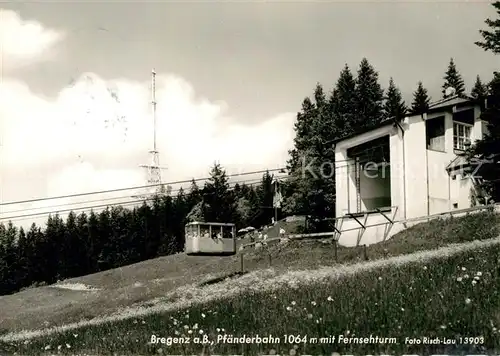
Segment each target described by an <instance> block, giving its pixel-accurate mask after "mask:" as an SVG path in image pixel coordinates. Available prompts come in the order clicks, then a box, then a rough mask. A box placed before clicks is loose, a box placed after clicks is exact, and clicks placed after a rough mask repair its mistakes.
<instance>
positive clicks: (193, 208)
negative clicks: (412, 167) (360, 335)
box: [0, 1, 500, 294]
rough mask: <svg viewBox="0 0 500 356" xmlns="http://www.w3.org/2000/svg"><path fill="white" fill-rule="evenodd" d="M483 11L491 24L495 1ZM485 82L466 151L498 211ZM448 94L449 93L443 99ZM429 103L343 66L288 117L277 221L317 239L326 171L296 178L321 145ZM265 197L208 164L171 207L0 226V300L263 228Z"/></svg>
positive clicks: (163, 200) (495, 90)
mask: <svg viewBox="0 0 500 356" xmlns="http://www.w3.org/2000/svg"><path fill="white" fill-rule="evenodd" d="M493 7H494V8H495V9H496V11H497V14H498V15H499V18H500V1H496V2H494V3H493ZM486 24H487V25H488V26H489V27H490V29H491V30H490V31H486V30H481V31H480V34H481V36H482V37H483V42H477V43H476V44H477V45H478V46H480V47H481V48H483V49H484V50H486V51H491V52H493V53H494V54H499V53H500V21H499V20H490V19H487V20H486ZM492 77H493V79H492V80H491V81H489V82H487V84H484V83H483V81H482V80H481V78H479V76H477V78H476V81H475V83H474V86H473V87H472V89H471V91H470V93H469V95H471V96H472V97H474V98H478V99H481V98H486V97H489V99H490V105H489V106H488V108H487V109H486V110H484V111H483V113H482V119H484V120H485V121H487V122H488V130H489V133H488V134H487V135H486V136H485V137H484V138H483V140H480V141H478V142H477V143H476V144H474V145H473V146H472V147H471V148H470V150H469V152H468V153H469V155H468V157H469V159H471V160H472V159H473V158H477V157H480V158H481V157H482V158H487V159H489V160H490V161H493V163H494V164H493V165H488V166H487V167H486V168H485V169H484V174H485V178H486V179H485V181H484V182H483V183H482V186H483V188H484V190H485V192H487V193H488V194H489V196H490V197H492V198H493V199H494V200H495V201H499V199H500V189H499V179H498V176H499V175H498V173H499V172H498V169H496V168H495V167H498V163H499V157H500V152H499V151H500V128H499V127H500V124H499V121H500V119H499V118H500V74H499V73H497V72H495V73H493V76H492ZM450 87H452V88H453V89H454V92H453V93H450V92H449V91H448V90H447V89H448V88H450ZM452 94H458V95H464V94H466V87H465V83H464V80H463V78H462V76H461V74H460V72H459V71H458V69H457V66H456V64H455V62H454V59H453V58H451V59H450V61H449V63H448V67H447V70H446V72H445V74H444V76H443V86H442V98H446V97H447V96H449V95H452ZM430 102H431V97H430V96H429V94H428V90H427V89H426V88H425V86H424V84H423V83H422V82H418V83H417V85H416V89H415V91H414V92H413V98H412V102H411V103H410V105H407V104H406V103H405V102H404V100H403V99H402V95H401V91H400V89H399V88H398V86H397V85H396V83H395V81H394V79H393V78H390V80H389V83H388V87H387V89H386V90H384V89H383V88H382V86H381V84H380V83H379V78H378V72H377V71H376V70H375V68H374V67H373V66H372V65H371V64H370V63H369V61H368V59H366V58H364V59H363V60H362V61H361V63H360V64H359V67H358V68H357V71H356V73H353V71H352V70H351V68H350V67H349V66H348V65H347V64H346V65H345V66H344V68H342V70H341V71H340V74H339V78H338V80H337V82H336V83H335V85H334V86H333V88H332V90H331V92H330V93H328V94H327V93H325V91H324V89H323V86H322V85H321V84H320V83H318V84H317V85H316V87H315V88H314V91H313V94H312V96H311V97H306V98H305V99H304V100H303V102H302V107H301V110H300V111H299V112H298V113H297V117H296V121H295V126H294V130H295V139H294V147H293V149H292V150H290V151H289V159H288V161H287V170H288V176H287V178H286V180H284V181H282V182H281V185H280V186H281V193H282V195H283V204H282V211H281V213H282V215H291V214H297V215H308V216H310V217H312V218H313V219H312V220H311V221H318V222H319V223H317V224H314V223H313V224H310V225H309V229H310V231H320V230H322V229H325V225H322V224H321V221H324V220H325V219H326V218H331V217H334V216H335V176H334V172H333V167H332V168H331V169H332V171H331V172H325V171H324V170H323V171H322V174H321V175H319V174H318V175H314V174H308V175H307V174H306V175H304V174H303V173H304V172H303V169H302V168H303V165H304V163H307V165H308V167H312V171H313V172H314V170H319V166H320V164H321V162H335V152H334V149H333V146H332V145H331V144H330V143H331V142H333V141H334V140H335V139H338V138H340V137H345V136H347V135H351V134H354V133H356V132H358V131H360V130H367V129H370V128H372V127H374V126H376V125H378V124H379V123H381V122H382V121H383V120H385V119H391V120H394V121H400V120H402V119H403V118H404V117H405V116H406V115H408V114H419V113H424V112H425V111H426V110H427V109H428V108H429V104H430ZM273 195H274V190H273V176H272V175H271V174H269V173H268V172H267V173H265V174H264V175H263V176H262V179H261V181H260V183H259V184H256V185H251V184H245V183H242V184H235V185H234V186H230V184H229V178H228V176H227V175H226V172H225V170H224V168H223V167H222V166H220V165H219V164H215V165H214V166H213V167H212V169H211V172H210V179H209V180H208V181H207V182H206V183H205V184H204V186H203V187H201V188H200V187H198V185H197V184H196V182H195V181H194V180H193V182H192V184H191V187H190V188H189V191H188V192H187V193H186V192H184V190H183V189H182V188H181V189H180V190H179V192H178V194H177V195H176V196H175V197H172V196H156V197H154V199H153V200H152V201H151V202H149V203H144V204H143V205H142V206H140V207H137V208H133V209H125V208H123V207H119V206H118V207H110V208H108V209H105V210H104V211H101V212H98V213H97V212H90V213H89V214H86V213H80V214H75V213H74V212H71V213H70V214H69V215H68V217H67V218H66V219H65V220H63V219H62V218H61V217H59V216H58V215H55V216H49V218H48V220H47V224H46V227H45V228H43V229H42V228H41V227H40V226H36V225H35V224H33V225H32V226H31V228H30V229H29V230H28V231H24V229H22V228H17V227H15V226H14V225H13V224H12V223H11V222H9V223H8V224H7V226H5V225H3V224H0V294H8V293H12V292H15V291H17V290H19V289H21V288H23V287H27V286H30V285H33V284H39V283H53V282H55V281H57V280H60V279H65V278H70V277H76V276H80V275H85V274H89V273H94V272H98V271H103V270H106V269H109V268H115V267H120V266H123V265H127V264H131V263H135V262H139V261H143V260H145V259H149V258H154V257H157V256H161V255H169V254H173V253H177V252H180V251H182V250H183V245H184V233H183V232H184V231H183V230H184V225H185V224H186V223H187V222H188V221H213V222H216V221H219V222H235V223H236V225H237V227H238V228H240V227H245V226H248V225H252V226H256V227H259V226H262V225H265V224H268V223H269V222H270V221H271V218H272V217H273V215H274V211H273V208H272V205H273Z"/></svg>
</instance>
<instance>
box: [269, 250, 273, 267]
mask: <svg viewBox="0 0 500 356" xmlns="http://www.w3.org/2000/svg"><path fill="white" fill-rule="evenodd" d="M271 266H272V256H271V253H269V267H271Z"/></svg>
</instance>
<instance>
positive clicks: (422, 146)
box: [404, 116, 428, 218]
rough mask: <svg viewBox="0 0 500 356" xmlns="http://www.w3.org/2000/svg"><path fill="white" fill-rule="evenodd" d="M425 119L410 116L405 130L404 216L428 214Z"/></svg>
mask: <svg viewBox="0 0 500 356" xmlns="http://www.w3.org/2000/svg"><path fill="white" fill-rule="evenodd" d="M425 132H426V130H425V121H424V120H423V119H422V118H421V117H420V116H411V117H409V118H408V120H407V126H406V130H405V138H404V146H405V158H404V159H405V171H404V178H405V180H406V201H407V206H406V217H407V218H411V217H415V216H423V215H428V209H427V202H428V199H427V164H426V163H427V162H426V136H425Z"/></svg>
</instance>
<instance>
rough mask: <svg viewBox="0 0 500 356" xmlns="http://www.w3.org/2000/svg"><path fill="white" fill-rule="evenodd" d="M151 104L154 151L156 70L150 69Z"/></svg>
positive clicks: (154, 149)
mask: <svg viewBox="0 0 500 356" xmlns="http://www.w3.org/2000/svg"><path fill="white" fill-rule="evenodd" d="M151 106H152V110H153V151H154V152H157V151H156V72H155V70H154V69H153V70H152V71H151Z"/></svg>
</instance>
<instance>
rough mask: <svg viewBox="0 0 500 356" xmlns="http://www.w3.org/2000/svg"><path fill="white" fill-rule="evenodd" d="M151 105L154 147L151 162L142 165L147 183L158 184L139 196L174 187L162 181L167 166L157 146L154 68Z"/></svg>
mask: <svg viewBox="0 0 500 356" xmlns="http://www.w3.org/2000/svg"><path fill="white" fill-rule="evenodd" d="M151 107H152V116H153V149H152V150H150V151H149V157H150V164H142V165H140V167H142V168H145V169H146V172H147V181H146V184H147V185H156V186H155V187H148V188H146V189H147V192H146V193H145V194H143V195H139V196H135V197H137V198H141V199H143V198H150V197H151V196H152V195H154V194H158V195H170V193H171V190H172V187H170V186H167V187H166V188H164V187H163V186H162V185H161V183H162V179H161V170H162V169H166V167H160V152H158V150H157V148H156V72H155V70H154V69H153V70H152V72H151Z"/></svg>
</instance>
